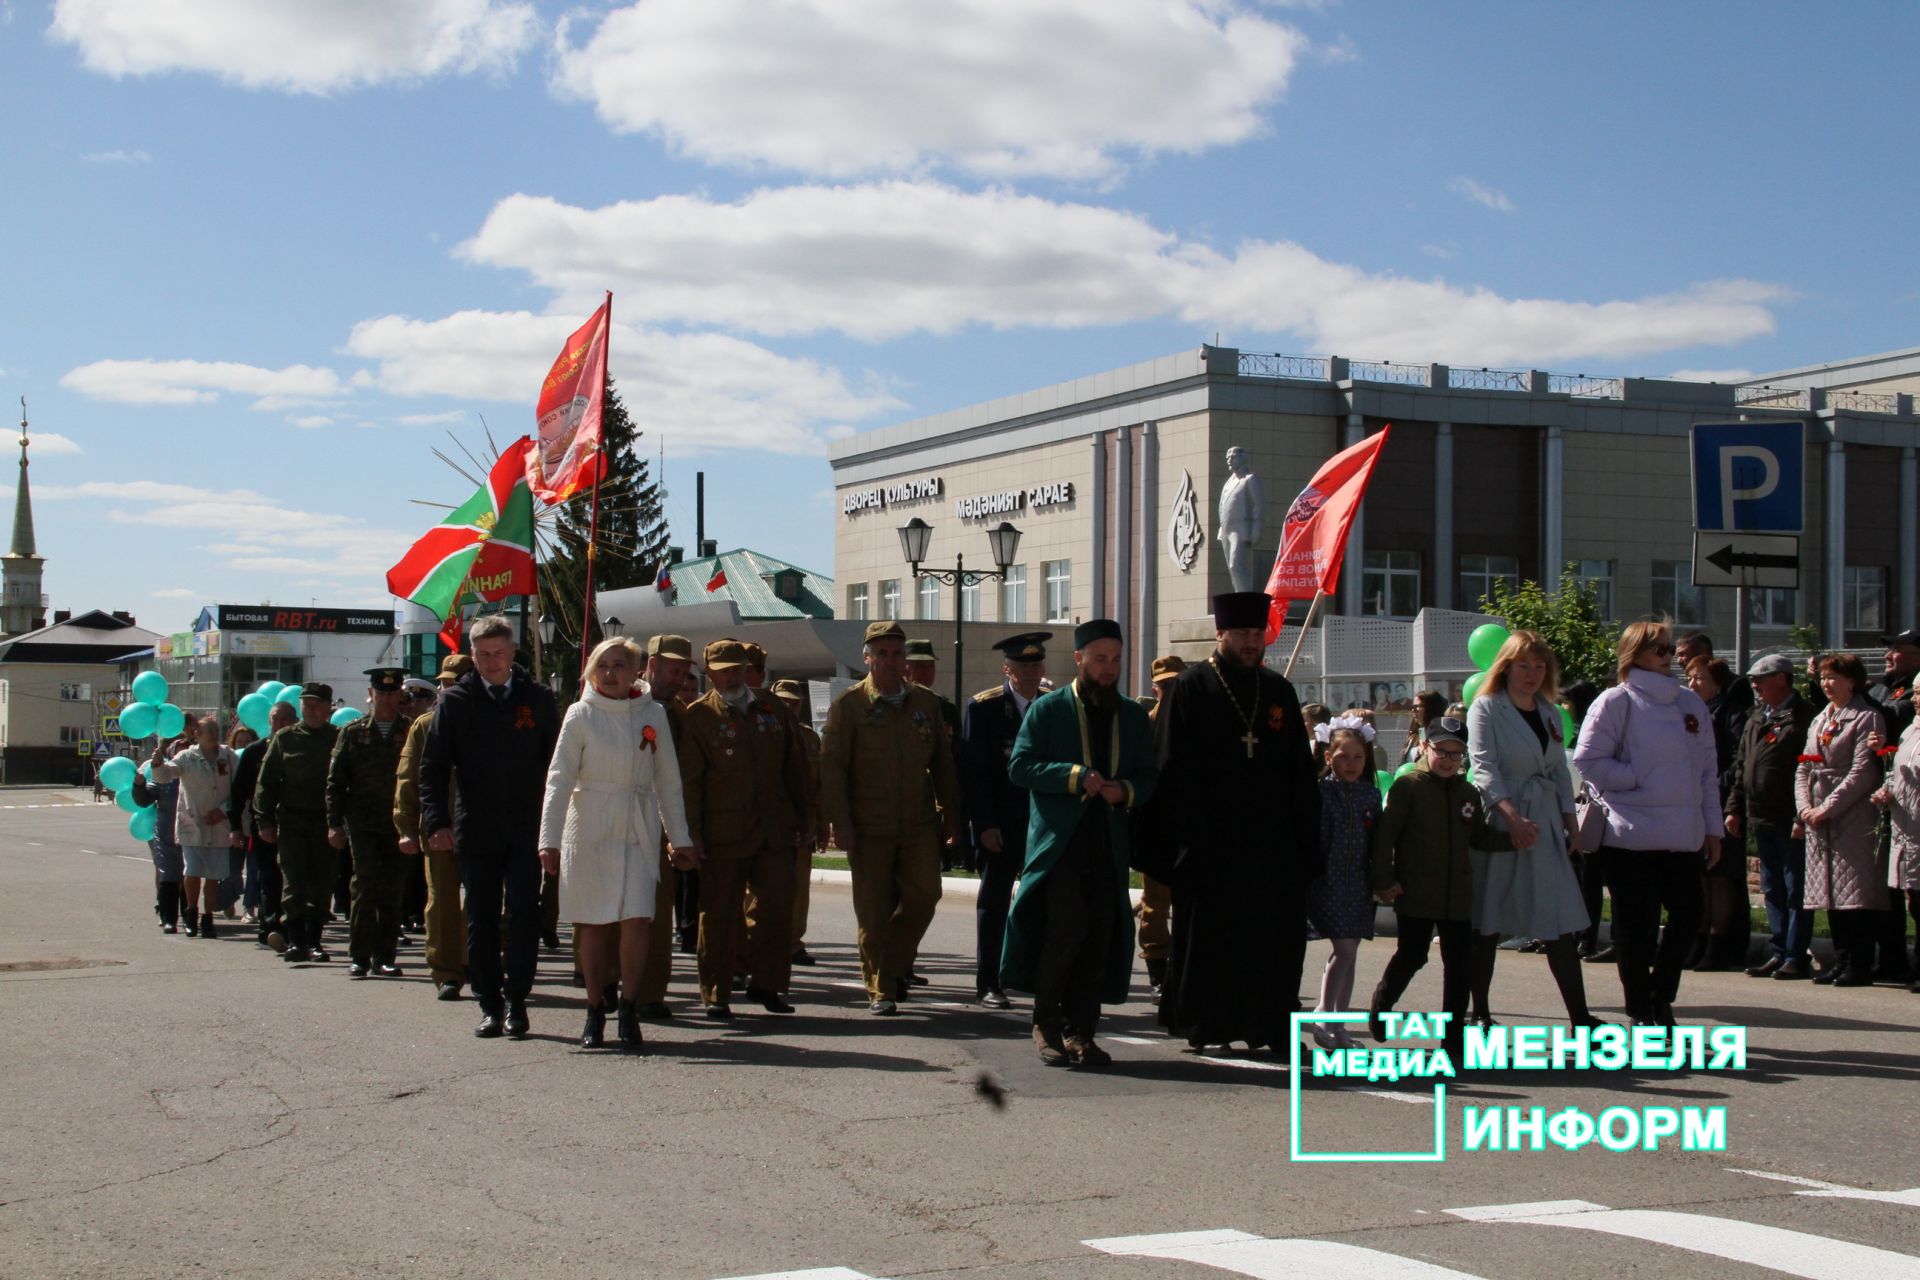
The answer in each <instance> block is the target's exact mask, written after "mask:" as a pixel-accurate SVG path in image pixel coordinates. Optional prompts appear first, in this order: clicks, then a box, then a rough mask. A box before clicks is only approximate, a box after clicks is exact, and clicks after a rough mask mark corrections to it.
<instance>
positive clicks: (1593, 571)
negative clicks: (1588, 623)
mask: <svg viewBox="0 0 1920 1280" xmlns="http://www.w3.org/2000/svg"><path fill="white" fill-rule="evenodd" d="M1579 577H1580V581H1582V582H1584V583H1586V584H1587V585H1588V586H1590V587H1592V588H1593V599H1594V603H1595V604H1597V605H1599V606H1600V617H1601V618H1602V619H1603V620H1604V621H1608V622H1611V621H1612V620H1613V561H1611V560H1582V561H1581V562H1580V574H1579Z"/></svg>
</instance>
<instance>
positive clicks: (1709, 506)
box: [1693, 420, 1807, 533]
mask: <svg viewBox="0 0 1920 1280" xmlns="http://www.w3.org/2000/svg"><path fill="white" fill-rule="evenodd" d="M1806 449H1807V426H1806V423H1804V422H1800V421H1797V420H1796V421H1793V422H1724V423H1697V424H1695V426H1694V428H1693V527H1694V528H1696V529H1700V530H1705V531H1712V532H1729V533H1730V532H1735V531H1739V532H1748V533H1799V532H1801V531H1802V530H1803V529H1804V528H1805V524H1806V519H1805V517H1806V512H1805V503H1804V502H1803V500H1802V499H1803V495H1804V489H1805V479H1804V471H1805V467H1804V465H1803V463H1804V461H1805V459H1806Z"/></svg>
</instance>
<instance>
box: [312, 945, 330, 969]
mask: <svg viewBox="0 0 1920 1280" xmlns="http://www.w3.org/2000/svg"><path fill="white" fill-rule="evenodd" d="M332 958H333V957H331V956H329V955H328V954H327V949H326V948H325V947H323V946H321V945H320V944H319V943H317V942H316V943H314V944H313V945H312V946H310V947H308V948H307V959H309V960H311V961H313V962H314V963H315V964H325V963H327V961H329V960H331V959H332Z"/></svg>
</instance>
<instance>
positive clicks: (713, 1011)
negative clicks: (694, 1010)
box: [707, 1004, 733, 1022]
mask: <svg viewBox="0 0 1920 1280" xmlns="http://www.w3.org/2000/svg"><path fill="white" fill-rule="evenodd" d="M707 1017H709V1018H711V1019H713V1020H714V1021H715V1022H726V1021H728V1020H729V1019H731V1018H732V1017H733V1009H732V1007H731V1006H729V1005H724V1004H710V1005H708V1006H707Z"/></svg>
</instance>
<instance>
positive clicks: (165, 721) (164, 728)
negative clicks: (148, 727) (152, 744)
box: [153, 702, 187, 738]
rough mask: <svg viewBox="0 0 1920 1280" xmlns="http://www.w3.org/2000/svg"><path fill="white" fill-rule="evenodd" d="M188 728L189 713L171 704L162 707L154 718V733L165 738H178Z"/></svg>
mask: <svg viewBox="0 0 1920 1280" xmlns="http://www.w3.org/2000/svg"><path fill="white" fill-rule="evenodd" d="M186 728H187V713H186V712H184V711H182V710H181V709H180V708H178V707H176V706H174V705H173V704H172V703H171V702H169V703H167V704H166V705H165V706H163V707H161V708H160V709H159V711H158V712H157V713H156V714H155V716H154V721H153V731H154V732H155V733H157V734H159V735H160V736H161V737H163V738H177V737H179V736H180V735H181V734H182V733H184V732H185V731H186Z"/></svg>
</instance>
